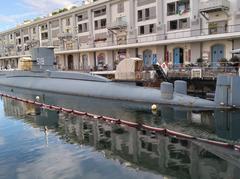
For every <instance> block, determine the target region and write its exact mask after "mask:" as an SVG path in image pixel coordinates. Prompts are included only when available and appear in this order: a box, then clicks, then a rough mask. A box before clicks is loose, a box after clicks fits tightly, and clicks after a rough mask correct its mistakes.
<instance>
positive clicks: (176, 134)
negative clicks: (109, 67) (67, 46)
mask: <svg viewBox="0 0 240 179" xmlns="http://www.w3.org/2000/svg"><path fill="white" fill-rule="evenodd" d="M0 96H2V97H6V98H10V99H13V100H17V101H21V102H24V103H28V104H33V105H36V106H38V107H40V108H42V109H48V110H52V111H58V112H64V113H68V114H73V115H77V116H87V117H90V118H93V119H96V120H102V121H105V122H109V123H111V124H117V125H125V126H128V127H132V128H137V129H145V130H148V131H152V132H156V133H159V134H162V135H164V136H169V137H178V138H181V139H187V140H196V141H200V142H204V143H208V144H213V145H216V146H220V147H225V148H229V149H233V150H236V151H240V145H234V144H230V143H227V142H219V141H215V140H210V139H204V138H201V137H194V136H191V135H187V134H183V133H180V132H176V131H173V130H169V129H166V128H158V127H152V126H148V125H145V124H140V123H135V122H129V121H126V120H121V119H116V118H112V117H107V116H101V115H96V114H92V113H88V112H82V111H78V110H73V109H68V108H64V107H60V106H55V105H49V104H44V103H40V102H38V101H33V100H27V99H23V98H19V97H15V96H10V95H7V94H3V93H0Z"/></svg>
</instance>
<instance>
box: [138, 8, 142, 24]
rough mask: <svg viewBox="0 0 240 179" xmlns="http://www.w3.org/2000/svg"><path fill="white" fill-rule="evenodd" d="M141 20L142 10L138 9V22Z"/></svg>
mask: <svg viewBox="0 0 240 179" xmlns="http://www.w3.org/2000/svg"><path fill="white" fill-rule="evenodd" d="M142 20H143V14H142V10H139V11H138V22H140V21H142Z"/></svg>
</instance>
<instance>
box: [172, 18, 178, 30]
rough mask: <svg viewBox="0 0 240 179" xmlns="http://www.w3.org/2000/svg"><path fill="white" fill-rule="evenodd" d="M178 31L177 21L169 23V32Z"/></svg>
mask: <svg viewBox="0 0 240 179" xmlns="http://www.w3.org/2000/svg"><path fill="white" fill-rule="evenodd" d="M177 29H178V21H177V20H174V21H170V30H177Z"/></svg>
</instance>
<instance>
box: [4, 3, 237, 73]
mask: <svg viewBox="0 0 240 179" xmlns="http://www.w3.org/2000/svg"><path fill="white" fill-rule="evenodd" d="M39 46H53V47H54V48H55V55H56V61H57V63H58V67H59V68H60V69H64V70H112V69H114V68H115V67H116V64H118V63H119V61H121V60H122V59H124V58H126V57H140V58H142V59H143V60H144V64H145V66H146V67H150V66H151V65H152V64H153V63H156V62H159V63H162V62H167V63H168V64H170V65H186V64H189V63H194V62H196V60H197V59H198V58H202V59H204V60H205V61H207V62H209V64H212V66H216V65H217V62H218V61H219V60H220V59H221V58H227V59H229V58H231V57H232V54H231V51H232V50H233V49H238V48H240V3H239V1H238V0H98V1H94V2H90V3H87V4H85V5H82V6H80V7H77V8H73V9H71V10H69V11H66V12H62V13H59V14H56V15H53V16H49V17H45V18H42V19H39V20H36V21H32V22H30V23H28V24H23V25H20V26H17V27H16V28H13V29H9V30H7V31H4V32H1V33H0V55H1V57H0V66H6V65H8V64H10V65H11V66H12V67H15V66H16V64H17V62H18V59H19V58H20V57H22V56H28V55H29V54H30V51H31V48H33V47H39Z"/></svg>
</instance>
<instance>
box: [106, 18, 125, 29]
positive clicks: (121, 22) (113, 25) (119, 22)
mask: <svg viewBox="0 0 240 179" xmlns="http://www.w3.org/2000/svg"><path fill="white" fill-rule="evenodd" d="M127 25H128V23H127V21H124V20H116V21H114V22H112V23H111V24H109V25H108V28H110V29H115V28H122V27H127Z"/></svg>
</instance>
